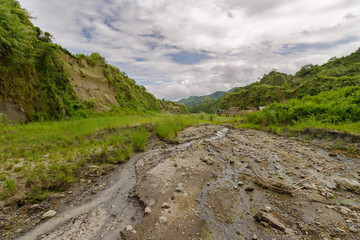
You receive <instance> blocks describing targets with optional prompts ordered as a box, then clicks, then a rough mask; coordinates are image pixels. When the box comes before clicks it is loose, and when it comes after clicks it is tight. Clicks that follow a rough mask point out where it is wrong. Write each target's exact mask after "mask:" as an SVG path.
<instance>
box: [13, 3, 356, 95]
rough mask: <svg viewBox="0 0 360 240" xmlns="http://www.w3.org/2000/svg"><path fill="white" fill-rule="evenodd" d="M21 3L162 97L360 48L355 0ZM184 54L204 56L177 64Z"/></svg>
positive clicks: (64, 41)
mask: <svg viewBox="0 0 360 240" xmlns="http://www.w3.org/2000/svg"><path fill="white" fill-rule="evenodd" d="M19 2H20V3H21V4H22V6H23V7H25V8H26V9H28V10H29V11H30V12H32V15H33V16H35V17H37V19H36V20H34V23H35V25H38V26H40V27H41V28H42V29H43V30H44V31H48V32H50V33H52V34H53V35H54V37H55V42H57V43H59V44H61V45H62V46H63V47H65V48H68V49H69V50H71V51H74V52H75V53H76V52H95V51H97V52H100V53H101V54H102V55H104V56H105V57H106V59H107V61H108V62H111V63H113V64H114V65H117V66H118V67H119V68H120V70H121V71H125V72H127V73H128V75H129V76H130V77H133V78H135V80H136V81H137V82H138V83H139V84H142V85H145V87H146V88H147V89H148V90H149V91H150V92H152V93H154V94H155V95H156V96H157V97H159V98H163V97H164V98H166V99H172V100H174V99H179V98H182V97H187V96H189V95H201V94H209V93H212V92H214V91H218V90H228V89H230V88H232V87H235V86H243V85H246V84H249V83H251V82H254V81H256V80H257V79H258V77H261V76H262V75H263V74H264V73H267V72H268V71H270V70H271V69H273V68H276V69H278V70H279V71H284V72H288V73H294V72H295V71H296V70H298V69H299V68H300V67H301V66H302V65H304V64H307V63H313V64H322V63H324V62H325V61H327V60H328V59H329V58H331V57H333V56H337V57H340V56H343V55H347V54H349V53H351V52H353V51H355V50H357V49H358V48H359V46H360V25H359V24H358V22H359V16H360V2H359V1H355V0H332V1H328V0H318V1H313V0H293V1H285V0H268V1H260V0H252V1H248V0H196V1H195V0H182V1H176V0H167V1H165V0H137V1H135V0H101V1H100V0H77V1H73V0H62V1H57V0H56V1H55V0H20V1H19ZM179 53H182V54H184V53H185V54H186V53H188V54H194V53H197V54H198V55H199V56H200V60H201V59H203V60H202V61H200V62H197V61H196V62H197V63H195V64H181V63H180V62H175V61H172V57H171V56H173V55H171V54H179ZM202 55H203V56H210V57H211V58H210V59H209V58H206V57H204V58H201V56H202ZM194 56H195V55H194ZM183 58H185V56H182V55H179V58H177V59H178V60H179V61H183V62H182V63H184V61H185V62H186V61H187V60H186V58H185V59H183Z"/></svg>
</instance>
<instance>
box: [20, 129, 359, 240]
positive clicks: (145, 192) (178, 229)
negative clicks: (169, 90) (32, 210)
mask: <svg viewBox="0 0 360 240" xmlns="http://www.w3.org/2000/svg"><path fill="white" fill-rule="evenodd" d="M186 139H196V140H192V141H190V142H185V143H183V144H179V145H176V146H170V147H167V148H164V149H157V150H152V151H149V152H146V153H142V154H139V155H136V156H135V157H133V158H132V159H131V160H130V161H128V162H127V163H125V164H124V165H122V166H121V167H120V168H119V169H118V170H117V171H116V173H113V177H111V178H110V179H111V180H110V182H111V183H109V184H108V187H107V189H105V190H104V191H102V192H99V193H98V194H97V195H95V196H93V197H92V200H91V201H89V202H86V203H83V204H82V205H81V206H79V207H74V208H69V209H68V210H66V211H64V212H62V213H60V214H59V215H58V216H56V217H54V218H53V219H49V220H47V221H44V222H43V223H42V224H40V225H39V226H38V227H36V228H35V229H34V230H33V231H31V232H29V233H27V234H25V235H24V236H23V237H22V238H20V239H36V237H37V236H40V237H42V238H43V239H121V238H123V239H252V238H255V237H257V238H258V239H269V240H270V239H303V238H305V239H326V238H327V239H336V238H340V239H358V237H359V232H357V229H360V225H359V224H360V196H359V193H360V188H359V190H357V188H356V186H355V188H354V189H350V188H346V186H344V182H342V181H344V179H346V180H349V181H350V182H351V181H352V183H354V182H358V181H359V180H360V179H359V174H360V172H359V170H360V164H359V163H360V162H359V159H356V158H351V157H347V156H342V155H339V154H334V153H331V154H330V153H329V152H328V151H326V150H324V149H321V148H319V147H314V146H311V145H310V144H307V143H304V142H298V141H295V140H291V139H289V138H284V137H278V136H273V135H271V134H268V133H264V132H260V131H254V130H235V129H227V128H224V127H222V126H210V125H204V126H200V127H198V128H195V127H191V128H188V129H186V130H185V131H183V132H182V133H181V134H180V136H179V140H180V142H182V141H184V140H186ZM334 165H339V166H341V167H339V168H334V170H332V171H331V172H326V171H323V170H326V169H327V168H329V167H331V166H334ZM252 169H256V172H257V173H258V174H260V175H261V176H263V177H265V178H267V179H271V180H272V181H275V182H279V183H281V184H284V186H285V185H287V186H294V188H296V189H298V190H297V192H296V195H295V196H289V195H284V194H279V193H276V192H273V191H271V190H269V189H265V188H263V187H260V186H258V185H256V184H254V183H253V182H251V181H249V179H248V178H246V177H244V176H245V175H244V174H247V175H254V171H252ZM308 177H310V178H309V179H307V178H308ZM302 181H303V182H302ZM299 182H300V184H299V185H296V183H299ZM358 191H359V192H358ZM131 196H135V197H136V198H137V201H131V199H132V198H131ZM139 202H141V203H142V204H144V205H143V206H142V205H140V204H139ZM145 207H147V208H148V213H147V214H146V215H144V208H145ZM149 210H150V211H149ZM261 212H265V213H266V214H269V215H270V216H271V217H272V219H271V220H272V221H275V222H276V223H278V224H279V225H280V227H279V228H274V227H271V226H273V224H272V223H271V221H270V222H261V223H258V222H257V221H256V220H255V218H254V215H255V214H257V213H261ZM266 216H267V215H266ZM129 225H131V227H130V226H129ZM126 226H128V228H127V230H126V229H125V228H126ZM282 227H284V229H282ZM279 229H282V230H279Z"/></svg>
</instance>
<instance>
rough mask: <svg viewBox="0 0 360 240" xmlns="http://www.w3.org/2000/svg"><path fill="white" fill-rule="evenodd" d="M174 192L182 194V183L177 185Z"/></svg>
mask: <svg viewBox="0 0 360 240" xmlns="http://www.w3.org/2000/svg"><path fill="white" fill-rule="evenodd" d="M175 191H176V192H183V191H184V185H183V184H182V183H179V184H178V186H177V187H176V189H175Z"/></svg>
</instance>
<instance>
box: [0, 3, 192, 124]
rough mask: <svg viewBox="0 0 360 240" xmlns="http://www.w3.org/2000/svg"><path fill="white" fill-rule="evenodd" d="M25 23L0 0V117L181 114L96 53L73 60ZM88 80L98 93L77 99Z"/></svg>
mask: <svg viewBox="0 0 360 240" xmlns="http://www.w3.org/2000/svg"><path fill="white" fill-rule="evenodd" d="M29 19H30V16H29V15H28V13H27V11H26V10H24V9H22V8H21V7H20V5H19V3H18V2H17V1H14V0H1V1H0V99H1V102H0V113H5V114H6V116H7V118H9V119H11V120H15V121H16V120H17V121H25V120H26V121H38V120H58V119H63V118H73V117H85V116H87V115H89V114H91V113H94V112H104V111H110V110H116V109H121V111H135V112H144V111H168V112H186V111H187V109H186V107H185V106H184V105H180V104H174V103H171V102H167V101H161V100H159V99H156V98H155V97H154V96H153V95H152V94H150V93H148V92H147V91H146V89H145V88H144V87H141V86H138V85H136V83H135V81H134V80H133V79H131V78H129V77H128V76H127V75H126V74H125V73H123V72H120V71H119V70H118V69H117V68H115V67H113V66H111V65H109V64H107V63H106V62H105V59H104V58H102V57H101V56H100V55H99V54H92V55H91V56H85V55H77V56H74V55H72V54H71V53H69V52H68V51H67V50H65V49H63V48H62V47H61V46H58V45H56V44H53V43H52V41H51V38H52V36H51V34H50V33H48V32H42V31H41V30H40V29H39V28H38V27H34V26H33V24H32V23H31V21H30V20H29ZM92 76H95V77H92ZM89 81H90V82H91V84H92V85H97V84H99V85H103V86H104V89H101V88H100V90H98V92H96V93H94V94H93V95H91V94H90V95H87V94H80V95H79V94H78V93H79V91H77V90H76V88H77V87H79V86H87V85H91V84H88V82H89ZM94 89H96V88H95V87H94V88H93V89H90V90H91V91H94ZM90 90H89V91H90ZM103 90H104V91H103ZM83 92H86V89H83ZM108 99H109V101H107V100H108ZM112 99H115V100H116V101H113V100H112ZM105 100H106V101H105ZM2 117H3V116H2Z"/></svg>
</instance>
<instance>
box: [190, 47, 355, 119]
mask: <svg viewBox="0 0 360 240" xmlns="http://www.w3.org/2000/svg"><path fill="white" fill-rule="evenodd" d="M359 66H360V49H359V50H358V51H356V52H354V53H352V54H350V55H349V56H346V57H342V58H335V57H334V58H331V59H330V60H329V61H328V62H327V63H325V64H324V65H322V66H318V65H312V64H307V65H305V66H303V67H302V68H301V69H300V71H298V72H297V73H296V74H295V75H294V76H292V75H288V74H285V73H280V72H277V71H276V70H273V71H271V72H270V73H268V74H265V75H264V76H263V77H262V78H261V79H260V81H259V82H255V83H253V84H250V85H248V86H245V87H239V88H236V89H234V90H233V91H231V92H228V93H226V94H224V95H223V96H222V97H220V98H218V99H210V100H207V101H203V102H201V103H198V104H196V105H192V106H191V107H189V110H190V111H191V112H207V113H212V112H214V111H216V110H217V109H219V108H221V109H227V108H229V107H239V108H240V109H246V108H247V107H260V106H267V105H269V104H271V103H275V102H278V103H280V102H285V101H287V100H289V99H293V98H296V99H301V98H303V97H305V96H315V95H317V94H319V93H321V92H325V91H330V90H337V89H340V88H343V87H346V86H359V84H360V67H359Z"/></svg>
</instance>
